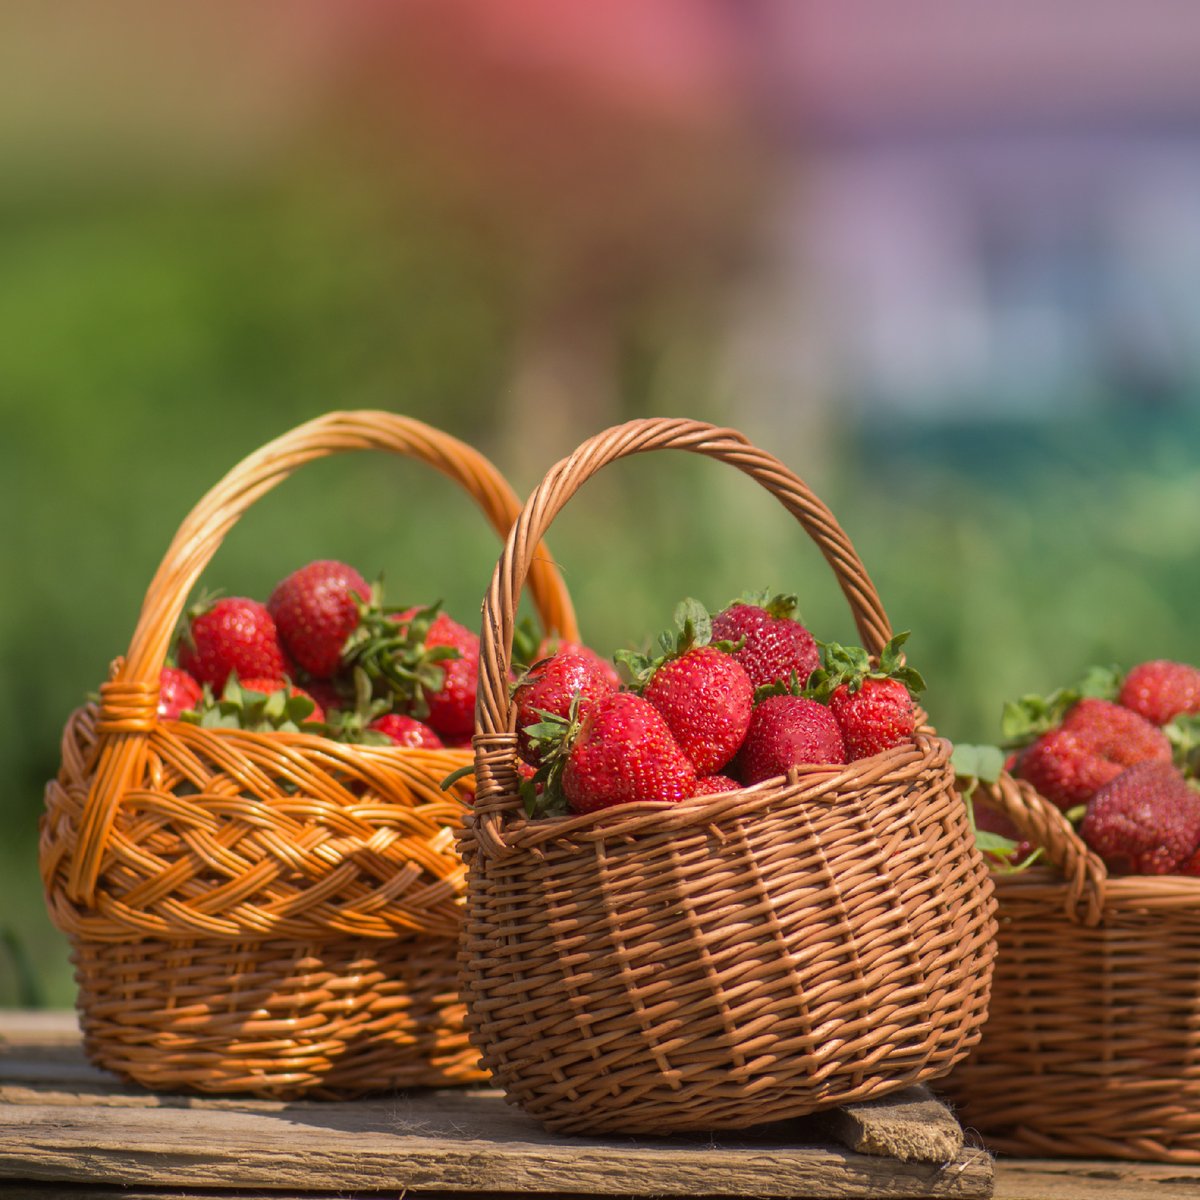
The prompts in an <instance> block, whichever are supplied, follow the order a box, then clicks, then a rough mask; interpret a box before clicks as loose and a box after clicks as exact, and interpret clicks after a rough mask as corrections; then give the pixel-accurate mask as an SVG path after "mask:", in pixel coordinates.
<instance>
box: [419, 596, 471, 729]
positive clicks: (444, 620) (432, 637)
mask: <svg viewBox="0 0 1200 1200" xmlns="http://www.w3.org/2000/svg"><path fill="white" fill-rule="evenodd" d="M425 646H426V649H431V648H434V647H439V646H440V647H444V648H446V649H448V650H454V651H457V652H458V657H457V658H446V659H443V660H442V661H441V663H440V666H441V668H442V670H443V672H444V676H443V679H442V686H441V687H440V688H437V689H436V690H434V691H426V693H425V703H426V704H427V705H428V706H429V724H430V725H432V726H433V728H434V729H436V730H437V731H438V733H439V734H441V736H442V737H443V738H447V739H454V740H459V739H469V738H470V736H471V734H472V732H473V731H474V728H475V685H476V683H477V681H478V679H479V635H478V634H476V633H472V632H471V630H469V629H468V628H467V627H466V626H465V625H460V624H459V623H458V622H457V621H454V620H451V619H450V617H448V616H447V615H446V614H445V613H438V615H437V617H436V618H435V619H434V622H433V624H432V625H430V627H429V632H428V633H427V634H426V635H425Z"/></svg>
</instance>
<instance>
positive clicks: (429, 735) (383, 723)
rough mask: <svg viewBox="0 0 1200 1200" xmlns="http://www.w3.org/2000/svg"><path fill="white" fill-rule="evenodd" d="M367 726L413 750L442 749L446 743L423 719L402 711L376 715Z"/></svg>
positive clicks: (399, 744)
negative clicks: (404, 713) (407, 715)
mask: <svg viewBox="0 0 1200 1200" xmlns="http://www.w3.org/2000/svg"><path fill="white" fill-rule="evenodd" d="M367 728H368V729H374V730H376V731H378V732H379V733H382V734H384V735H385V736H386V737H389V738H391V740H392V741H393V742H395V743H396V745H397V746H407V747H409V748H410V749H412V750H441V749H442V748H443V746H444V745H445V743H444V742H443V741H442V739H441V738H440V737H438V735H437V734H436V733H434V731H433V730H432V729H430V728H429V726H428V725H426V724H425V723H424V722H423V721H418V720H417V719H416V718H415V717H406V716H404V715H403V714H402V713H384V714H383V716H382V717H376V718H375V720H374V721H372V722H371V723H370V724H369V725H368V726H367Z"/></svg>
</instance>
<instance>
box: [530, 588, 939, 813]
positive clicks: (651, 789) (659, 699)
mask: <svg viewBox="0 0 1200 1200" xmlns="http://www.w3.org/2000/svg"><path fill="white" fill-rule="evenodd" d="M794 609H795V598H794V597H788V596H776V597H768V596H765V595H763V596H758V597H754V598H751V599H749V600H739V601H737V602H735V603H733V604H731V605H729V606H727V607H726V608H725V609H723V610H722V611H721V612H719V613H717V614H716V615H715V616H712V615H710V614H709V612H708V611H707V610H706V609H705V607H704V606H703V605H702V604H701V603H700V602H699V601H697V600H693V599H688V600H684V601H683V602H682V603H681V604H680V605H679V606H678V608H677V609H676V611H675V628H674V629H673V630H671V631H670V632H668V633H664V634H662V635H661V636H660V638H659V640H658V647H657V651H656V652H654V653H647V652H634V651H619V652H618V653H617V655H616V656H615V657H616V659H617V661H618V663H619V664H620V665H621V666H622V667H623V668H624V672H625V682H624V683H623V684H620V683H619V682H618V680H617V678H616V677H615V676H613V675H612V674H611V671H610V669H609V668H607V665H606V664H604V663H603V662H602V661H600V660H597V659H596V657H595V655H594V654H592V653H591V652H587V653H586V654H581V653H580V651H579V649H578V648H577V647H573V646H564V647H562V648H560V649H558V650H557V651H555V652H554V653H552V654H550V655H548V656H547V657H545V658H543V659H541V660H539V661H536V662H534V664H533V665H532V666H531V667H529V668H528V669H527V670H526V671H525V672H524V673H523V674H521V675H520V676H519V677H518V678H517V679H516V680H515V682H514V684H513V701H514V706H515V708H516V713H517V739H518V741H517V752H518V755H519V758H520V774H521V777H522V779H521V785H520V786H521V790H522V794H523V796H524V799H525V807H526V812H527V814H528V815H529V816H531V817H541V816H556V815H563V814H565V813H568V812H574V813H588V812H594V811H596V810H598V809H604V808H609V807H611V806H612V805H615V804H626V803H635V802H646V801H650V802H657V803H678V802H680V801H683V800H687V799H689V798H691V797H693V796H706V795H716V794H718V793H721V792H729V791H737V790H739V789H740V788H743V787H752V786H754V785H755V784H758V783H762V782H764V781H765V780H768V779H775V778H778V777H780V776H787V775H788V774H789V773H790V772H792V771H793V770H796V769H800V768H805V767H809V766H813V765H833V766H836V765H840V764H844V763H847V762H852V761H855V760H857V759H860V758H865V757H869V756H871V755H874V754H879V753H882V752H884V751H886V750H889V749H891V748H893V747H895V746H898V745H901V744H903V743H905V742H907V741H911V740H912V737H913V734H914V732H915V730H916V725H917V720H918V710H917V707H916V705H915V703H914V697H915V695H916V694H917V693H918V692H919V691H920V690H921V689H922V688H923V687H924V683H923V681H922V680H921V677H920V675H919V674H918V673H917V672H916V671H915V670H913V669H912V668H911V667H908V666H906V665H905V663H904V660H903V655H902V652H901V647H902V645H903V644H904V641H905V639H906V638H907V636H908V635H907V634H900V635H898V636H897V637H895V638H893V639H892V641H890V642H889V643H888V644H887V646H886V647H884V649H883V650H882V652H881V653H880V655H879V657H878V659H877V660H875V659H872V658H871V657H870V656H869V655H868V654H867V652H866V651H865V650H863V649H862V648H860V647H844V646H840V645H838V644H836V643H821V642H819V641H818V640H817V639H816V638H814V637H813V635H812V633H811V632H810V631H809V630H808V629H807V628H805V626H804V625H803V624H802V623H801V622H800V621H799V620H798V619H797V618H796V617H795V616H794V615H793V614H794Z"/></svg>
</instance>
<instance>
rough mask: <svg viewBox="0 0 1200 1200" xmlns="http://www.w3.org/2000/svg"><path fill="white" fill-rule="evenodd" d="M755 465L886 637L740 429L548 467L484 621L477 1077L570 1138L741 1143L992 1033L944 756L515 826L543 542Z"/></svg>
mask: <svg viewBox="0 0 1200 1200" xmlns="http://www.w3.org/2000/svg"><path fill="white" fill-rule="evenodd" d="M666 449H673V450H688V451H691V452H693V453H697V454H704V455H707V456H709V457H711V458H715V459H718V460H720V461H721V462H724V463H728V464H729V465H730V466H733V467H736V468H738V469H739V470H741V471H744V472H745V473H746V474H747V475H749V476H750V477H751V478H753V479H755V480H756V481H757V482H758V483H760V484H761V485H762V486H763V487H765V488H766V489H767V490H768V491H770V492H772V493H773V494H774V495H775V497H776V498H777V499H778V500H779V501H780V502H781V503H782V504H783V506H784V507H785V508H786V509H787V510H788V511H789V512H791V513H792V514H793V515H794V516H795V517H796V518H797V519H798V520H799V521H800V523H801V525H803V527H804V528H805V530H806V531H807V532H808V533H809V535H810V536H811V537H812V538H813V539H814V540H815V541H816V543H817V545H818V546H819V547H820V549H821V551H822V552H823V554H824V555H825V558H826V559H827V560H828V562H829V564H830V566H831V567H832V569H833V572H834V574H835V576H836V577H837V581H838V583H839V584H840V585H841V587H842V590H843V592H844V593H845V595H846V597H847V599H848V601H849V603H850V606H851V608H852V610H853V614H854V618H855V621H856V623H857V626H858V629H859V632H860V635H861V637H862V638H863V640H864V642H865V644H866V645H867V646H868V647H869V648H871V649H872V650H873V651H875V652H878V650H879V649H880V648H881V647H882V646H883V644H884V643H885V642H886V641H887V639H888V638H889V637H890V634H891V630H890V628H889V625H888V620H887V617H886V615H885V614H884V611H883V609H882V607H881V606H880V603H879V599H878V596H877V595H876V593H875V589H874V587H873V586H872V585H871V582H870V580H869V579H868V577H867V574H866V572H865V570H864V569H863V566H862V564H861V563H860V561H859V559H858V556H857V555H856V554H855V552H854V549H853V547H852V546H851V545H850V542H849V540H848V539H847V538H846V535H845V534H844V533H843V532H842V530H841V529H840V528H839V527H838V525H837V522H836V521H835V520H834V518H833V516H832V514H831V513H830V512H829V511H828V510H827V509H826V508H825V507H824V506H823V505H822V504H821V502H820V501H819V500H817V499H816V497H815V496H813V494H812V493H811V492H810V491H809V490H808V488H807V487H805V485H804V484H803V483H802V482H801V481H800V480H799V479H797V478H796V476H795V475H793V474H792V473H791V472H790V471H789V470H788V469H787V468H786V467H784V466H783V465H782V464H781V463H780V462H778V461H777V460H776V459H774V458H772V457H771V456H769V455H767V454H765V453H763V452H762V451H761V450H758V449H756V448H755V447H753V446H752V445H750V444H749V443H748V442H747V441H746V440H745V439H744V438H743V437H742V436H741V435H740V434H737V433H733V432H731V431H729V430H723V429H716V428H714V427H712V426H709V425H704V424H700V423H698V422H695V421H685V420H648V421H634V422H631V423H629V424H627V425H622V426H618V427H616V428H614V429H611V430H608V431H607V432H605V433H603V434H600V435H599V436H597V437H595V438H592V439H591V440H589V441H588V442H586V443H584V444H583V445H582V446H581V447H580V448H579V449H578V450H577V451H576V453H574V454H573V455H571V456H570V457H569V458H567V459H565V460H563V461H562V462H560V463H559V464H558V465H557V466H555V467H554V468H552V469H551V471H550V472H549V473H548V475H547V476H546V478H545V479H544V480H543V482H542V483H541V485H540V486H539V487H538V488H537V490H536V491H535V492H534V493H533V494H532V495H531V496H530V498H529V500H528V502H527V503H526V505H525V508H524V510H523V511H522V513H521V516H520V517H519V518H518V520H517V522H516V524H515V525H514V527H513V530H512V533H511V534H510V536H509V540H508V543H507V546H506V548H505V551H504V554H503V557H502V558H501V559H500V562H499V564H498V565H497V568H496V573H495V575H494V577H493V579H492V585H491V590H490V592H489V594H488V596H487V599H486V601H485V604H484V624H483V640H482V649H481V658H480V685H479V707H478V711H477V714H476V724H477V732H476V736H475V745H476V752H477V753H476V782H477V789H478V790H477V799H476V805H475V809H474V812H473V815H471V816H470V817H469V818H468V821H467V825H466V828H465V830H464V832H463V834H462V835H461V838H460V845H461V847H462V850H463V852H464V856H465V858H466V861H467V863H468V876H467V916H466V922H465V925H464V940H463V941H464V949H463V958H462V961H463V984H462V987H463V996H464V999H465V1000H466V1002H467V1008H468V1025H469V1027H470V1029H471V1036H472V1039H473V1040H474V1041H475V1044H476V1045H477V1046H478V1047H479V1048H480V1050H481V1052H482V1054H483V1062H484V1065H485V1066H486V1067H488V1068H489V1069H490V1070H491V1071H492V1073H493V1075H494V1077H495V1078H496V1080H497V1081H498V1082H499V1083H500V1084H501V1085H502V1086H503V1088H504V1089H505V1091H506V1093H507V1096H508V1099H509V1101H510V1102H512V1103H514V1104H517V1105H519V1106H520V1107H521V1108H523V1109H524V1110H525V1111H527V1112H528V1113H530V1114H532V1115H533V1116H535V1117H537V1118H538V1119H539V1120H540V1121H541V1122H542V1123H543V1124H544V1125H546V1126H547V1127H548V1128H550V1129H553V1130H558V1131H562V1132H570V1133H583V1132H587V1133H599V1132H628V1133H639V1134H657V1133H667V1132H672V1131H683V1130H709V1129H720V1128H726V1129H733V1128H739V1127H745V1126H749V1125H754V1124H758V1123H761V1122H766V1121H773V1120H777V1119H780V1118H785V1117H789V1116H797V1115H801V1114H804V1113H808V1112H812V1111H815V1110H817V1109H821V1108H825V1107H829V1106H832V1105H836V1104H841V1103H844V1102H846V1101H850V1100H859V1099H866V1098H868V1097H874V1096H881V1095H884V1094H886V1093H887V1092H890V1091H892V1090H894V1089H896V1088H899V1087H902V1086H904V1085H906V1084H911V1083H914V1082H916V1081H918V1080H922V1079H929V1078H934V1077H937V1076H940V1075H943V1074H945V1073H946V1072H947V1071H949V1070H950V1068H951V1066H952V1065H953V1064H954V1063H955V1062H956V1061H958V1059H960V1058H961V1057H962V1056H963V1055H964V1054H965V1053H966V1052H967V1050H968V1048H969V1047H970V1046H971V1045H972V1044H973V1043H974V1042H975V1040H976V1038H977V1036H978V1031H979V1027H980V1026H981V1024H982V1023H983V1019H984V1016H985V1013H986V1007H987V997H988V985H989V977H990V974H991V971H990V967H991V960H992V954H993V935H994V930H995V924H994V920H993V916H992V911H993V903H992V898H991V886H990V883H989V881H988V873H987V869H986V867H985V866H984V864H983V862H982V860H981V858H980V856H979V854H978V853H977V851H976V850H975V847H974V844H973V841H972V838H971V831H970V828H969V825H968V822H967V819H966V812H965V809H964V806H963V804H962V802H961V800H960V799H959V798H958V797H957V796H956V795H955V793H954V791H953V782H954V779H953V774H952V772H951V769H950V766H949V762H948V759H949V745H948V743H946V742H945V741H944V740H942V739H940V738H938V737H936V736H935V735H934V734H933V732H932V730H930V729H929V728H928V726H924V727H923V729H922V732H921V733H920V734H919V735H918V737H917V739H916V742H915V744H914V745H909V746H904V747H900V748H897V749H895V750H892V751H889V752H887V753H885V754H881V755H878V756H876V757H873V758H869V759H865V760H862V761H859V762H856V763H853V764H850V765H849V766H815V767H808V768H804V769H800V770H796V771H794V772H793V773H792V774H791V775H790V776H789V777H788V778H787V779H783V778H780V779H776V780H772V781H769V782H767V783H763V784H760V785H758V786H756V787H753V788H747V789H744V790H742V791H739V792H732V793H726V794H720V795H716V796H712V797H702V798H698V799H695V800H692V801H686V802H684V803H681V804H678V805H670V804H627V805H620V806H617V807H615V808H611V809H608V810H607V811H602V812H599V813H593V814H590V815H587V816H574V817H565V818H559V819H552V820H539V821H526V820H524V819H522V817H521V816H520V812H521V809H520V800H519V798H518V795H517V787H516V782H517V777H516V758H515V734H514V732H513V730H514V723H515V714H514V712H513V709H512V707H511V704H510V700H509V693H508V686H507V679H508V665H509V654H510V650H509V647H510V645H511V640H512V630H513V613H514V610H515V608H516V605H517V601H518V598H519V596H520V593H521V588H522V585H523V583H524V581H525V578H526V574H527V572H528V571H529V570H530V568H531V566H532V565H533V564H534V562H535V553H536V546H537V544H538V542H539V541H540V539H541V537H542V535H543V533H544V531H545V530H546V528H547V527H548V526H549V524H550V522H551V521H552V520H553V518H554V517H555V515H556V514H557V513H558V512H559V510H560V509H561V508H562V507H563V505H564V504H565V503H566V502H567V501H568V500H569V499H570V498H571V496H573V495H574V493H575V492H576V491H577V490H578V488H579V487H580V486H581V485H582V484H583V483H584V481H585V480H587V479H588V478H589V477H590V476H591V475H593V474H594V473H595V472H596V471H598V470H599V469H601V468H602V467H604V466H606V465H607V464H608V463H611V462H613V461H615V460H616V459H619V458H623V457H625V456H627V455H631V454H637V453H641V452H644V451H648V450H666Z"/></svg>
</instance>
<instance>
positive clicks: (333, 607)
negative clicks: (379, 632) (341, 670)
mask: <svg viewBox="0 0 1200 1200" xmlns="http://www.w3.org/2000/svg"><path fill="white" fill-rule="evenodd" d="M370 596H371V589H370V587H369V586H368V585H367V582H366V580H365V579H363V577H362V576H361V575H360V574H359V573H358V572H357V571H356V570H355V569H354V568H353V567H348V566H347V565H346V564H345V563H341V562H335V561H333V560H331V559H321V560H318V561H317V562H310V563H308V564H307V565H306V566H303V567H301V568H300V569H299V570H298V571H293V572H292V573H291V574H290V575H289V576H288V577H287V578H286V579H284V580H282V581H281V582H280V583H278V584H277V585H276V586H275V590H274V591H273V592H272V593H271V595H270V598H269V599H268V600H267V611H268V612H269V613H270V614H271V616H272V617H273V618H274V620H275V625H276V627H277V628H278V630H279V637H280V639H281V640H282V642H283V644H284V646H285V647H286V648H287V650H288V652H289V653H290V654H291V656H292V658H293V659H295V661H296V662H297V663H298V664H299V665H300V666H301V667H303V668H304V670H306V671H307V672H308V673H309V674H310V675H312V676H313V677H314V678H316V679H329V678H331V677H332V676H333V675H334V674H335V673H336V672H337V669H338V666H339V665H340V663H341V657H342V647H343V646H344V645H345V644H346V639H347V638H348V637H349V636H350V634H351V633H352V632H353V631H354V630H355V628H356V627H357V626H358V622H359V611H360V605H361V604H366V603H367V602H368V601H369V599H370Z"/></svg>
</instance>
